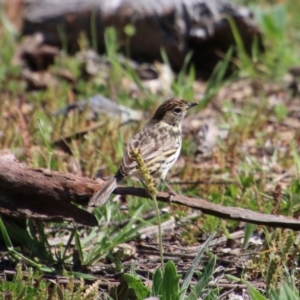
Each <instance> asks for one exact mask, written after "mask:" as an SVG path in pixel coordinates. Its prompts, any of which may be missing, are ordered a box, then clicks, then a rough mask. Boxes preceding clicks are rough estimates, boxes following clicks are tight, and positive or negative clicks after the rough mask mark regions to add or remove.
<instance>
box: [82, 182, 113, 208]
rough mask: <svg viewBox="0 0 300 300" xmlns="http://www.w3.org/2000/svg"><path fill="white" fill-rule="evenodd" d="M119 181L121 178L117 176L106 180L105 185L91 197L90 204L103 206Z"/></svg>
mask: <svg viewBox="0 0 300 300" xmlns="http://www.w3.org/2000/svg"><path fill="white" fill-rule="evenodd" d="M118 181H119V180H118V179H117V178H116V177H113V178H111V179H109V180H108V181H106V182H105V183H104V185H103V186H102V187H101V188H100V189H99V190H98V191H97V192H96V194H95V195H94V196H93V197H92V198H91V200H90V201H89V204H88V206H102V205H103V204H104V203H105V202H106V200H107V199H108V197H109V195H110V194H111V193H112V192H113V190H114V189H115V188H116V187H117V185H118Z"/></svg>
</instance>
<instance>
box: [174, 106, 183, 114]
mask: <svg viewBox="0 0 300 300" xmlns="http://www.w3.org/2000/svg"><path fill="white" fill-rule="evenodd" d="M173 113H174V114H175V115H178V114H180V113H181V108H178V107H176V108H174V109H173Z"/></svg>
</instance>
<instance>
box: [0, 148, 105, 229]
mask: <svg viewBox="0 0 300 300" xmlns="http://www.w3.org/2000/svg"><path fill="white" fill-rule="evenodd" d="M98 186H99V184H97V183H96V182H95V181H93V180H91V179H88V178H82V177H79V176H75V175H72V174H63V173H59V172H55V171H50V170H46V169H30V168H27V167H26V166H25V165H24V164H22V163H19V162H18V161H17V160H16V159H15V158H14V156H13V155H12V154H10V153H8V154H4V155H3V154H2V155H0V212H1V213H3V214H5V215H9V216H13V217H18V218H35V219H41V220H45V221H63V220H67V221H75V222H77V223H81V224H84V225H89V226H96V225H97V220H96V218H95V217H94V216H93V215H92V214H90V213H88V212H87V211H85V210H82V209H79V208H78V207H76V206H75V205H73V204H72V203H71V202H77V203H85V202H87V201H88V199H89V197H90V196H91V195H92V194H93V193H94V191H95V189H96V188H97V187H98Z"/></svg>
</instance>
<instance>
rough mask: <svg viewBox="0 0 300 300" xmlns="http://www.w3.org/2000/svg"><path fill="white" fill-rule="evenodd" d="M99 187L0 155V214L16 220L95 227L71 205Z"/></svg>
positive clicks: (222, 212) (213, 210)
mask: <svg viewBox="0 0 300 300" xmlns="http://www.w3.org/2000/svg"><path fill="white" fill-rule="evenodd" d="M100 186H101V182H97V181H94V180H91V179H88V178H84V177H80V176H76V175H72V174H68V173H60V172H56V171H50V170H46V169H31V168H28V167H26V166H25V165H24V164H22V163H20V162H18V161H17V160H16V159H15V158H14V156H13V155H12V154H10V153H6V154H2V155H0V212H1V213H2V214H5V215H8V216H14V217H18V218H36V219H41V220H45V221H57V220H58V221H62V220H66V221H74V222H77V223H81V224H84V225H89V226H96V225H97V222H96V219H95V217H94V216H93V215H92V214H90V213H88V212H87V211H85V210H82V209H80V208H78V207H77V206H76V205H74V204H72V202H74V203H78V204H81V205H87V203H88V201H89V199H90V198H91V196H92V195H93V194H94V193H95V191H96V190H97V189H99V188H100ZM114 194H117V195H132V196H138V197H142V198H148V195H147V194H146V192H145V190H144V189H142V188H133V187H118V188H117V189H115V191H114ZM157 199H158V200H159V201H163V202H166V203H169V202H170V200H171V201H172V203H175V204H180V205H185V206H188V207H191V208H193V209H197V210H201V211H202V212H203V213H205V214H209V215H213V216H216V217H219V218H224V219H230V220H237V221H244V222H249V223H253V224H260V225H266V226H272V227H282V228H290V229H293V230H299V229H300V221H299V220H296V219H293V218H289V217H285V216H277V215H270V214H263V213H259V212H254V211H251V210H248V209H243V208H237V207H226V206H222V205H219V204H214V203H210V202H208V201H205V200H203V199H200V198H188V197H185V196H181V195H175V196H172V197H171V199H170V197H169V194H168V193H165V192H158V193H157Z"/></svg>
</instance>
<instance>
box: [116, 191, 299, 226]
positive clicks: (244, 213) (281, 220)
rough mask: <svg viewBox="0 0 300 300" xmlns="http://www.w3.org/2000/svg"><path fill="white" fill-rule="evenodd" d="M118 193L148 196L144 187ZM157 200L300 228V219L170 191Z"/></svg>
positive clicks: (234, 216) (251, 221) (212, 213)
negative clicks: (225, 204)
mask: <svg viewBox="0 0 300 300" xmlns="http://www.w3.org/2000/svg"><path fill="white" fill-rule="evenodd" d="M113 193H114V194H116V195H132V196H138V197H143V198H148V196H147V194H146V193H145V190H144V189H142V188H133V187H118V188H116V189H115V190H114V192H113ZM156 198H157V200H160V201H163V202H166V203H170V200H171V201H172V203H175V204H180V205H185V206H188V207H191V208H194V209H199V210H201V211H202V212H203V213H205V214H208V215H212V216H216V217H219V218H223V219H230V220H237V221H244V222H249V223H253V224H258V225H266V226H272V227H282V228H290V229H294V230H300V221H299V220H296V219H293V218H289V217H285V216H276V215H270V214H264V213H259V212H255V211H252V210H249V209H244V208H237V207H231V206H223V205H219V204H214V203H211V202H208V201H206V200H203V199H200V198H188V197H185V196H181V195H175V196H172V197H171V199H170V195H169V193H165V192H158V193H157V195H156Z"/></svg>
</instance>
